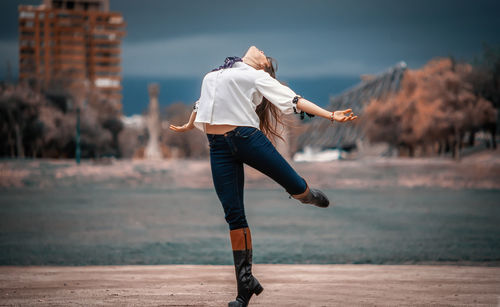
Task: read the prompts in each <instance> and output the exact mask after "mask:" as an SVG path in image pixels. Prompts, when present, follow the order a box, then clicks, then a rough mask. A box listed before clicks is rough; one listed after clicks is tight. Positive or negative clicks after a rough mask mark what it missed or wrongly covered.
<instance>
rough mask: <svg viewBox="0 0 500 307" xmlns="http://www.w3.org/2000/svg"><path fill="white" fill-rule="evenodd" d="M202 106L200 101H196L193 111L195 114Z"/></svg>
mask: <svg viewBox="0 0 500 307" xmlns="http://www.w3.org/2000/svg"><path fill="white" fill-rule="evenodd" d="M199 105H200V100H196V102H195V103H194V105H193V110H194V111H195V112H198V106H199Z"/></svg>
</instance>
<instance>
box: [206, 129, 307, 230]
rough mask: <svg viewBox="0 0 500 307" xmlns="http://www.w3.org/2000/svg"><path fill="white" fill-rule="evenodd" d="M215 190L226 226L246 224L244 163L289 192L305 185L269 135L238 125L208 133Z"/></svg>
mask: <svg viewBox="0 0 500 307" xmlns="http://www.w3.org/2000/svg"><path fill="white" fill-rule="evenodd" d="M207 138H208V142H209V145H210V166H211V168H212V179H213V181H214V186H215V191H216V193H217V196H218V197H219V200H220V202H221V203H222V206H223V208H224V213H225V219H226V221H227V223H228V224H229V229H230V230H234V229H239V228H244V227H248V224H247V220H246V216H245V208H244V205H243V185H244V182H245V176H244V172H243V163H245V164H247V165H249V166H251V167H253V168H255V169H257V170H258V171H260V172H262V173H263V174H265V175H267V176H269V177H270V178H271V179H273V180H274V181H276V182H277V183H278V184H280V185H281V186H282V187H283V188H284V189H285V190H286V192H287V193H289V194H290V195H297V194H302V193H304V192H305V190H306V188H307V184H306V181H305V180H304V178H302V177H300V176H299V175H298V174H297V172H296V171H295V170H294V169H293V168H292V167H291V166H290V164H289V163H288V162H287V161H286V160H285V159H284V158H283V157H282V156H281V154H280V153H279V152H278V151H277V150H276V148H275V147H274V145H273V144H272V143H271V141H269V139H268V138H267V137H266V136H265V135H264V134H263V133H262V132H261V131H260V130H259V129H257V128H254V127H245V126H240V127H236V128H235V129H233V130H231V131H229V132H227V133H225V134H223V135H222V134H207Z"/></svg>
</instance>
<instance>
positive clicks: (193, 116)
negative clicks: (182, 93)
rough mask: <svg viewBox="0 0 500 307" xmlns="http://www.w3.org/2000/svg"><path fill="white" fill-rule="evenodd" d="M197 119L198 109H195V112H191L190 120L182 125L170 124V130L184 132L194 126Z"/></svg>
mask: <svg viewBox="0 0 500 307" xmlns="http://www.w3.org/2000/svg"><path fill="white" fill-rule="evenodd" d="M195 119H196V110H193V112H191V116H189V121H188V122H187V123H186V124H184V125H182V126H174V125H172V124H171V125H170V126H169V128H170V130H173V131H175V132H184V131H188V130H191V129H193V128H194V120H195Z"/></svg>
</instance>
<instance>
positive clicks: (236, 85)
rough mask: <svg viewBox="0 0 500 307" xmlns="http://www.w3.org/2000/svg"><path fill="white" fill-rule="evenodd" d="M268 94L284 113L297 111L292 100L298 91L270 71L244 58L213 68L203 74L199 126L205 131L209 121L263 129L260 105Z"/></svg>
mask: <svg viewBox="0 0 500 307" xmlns="http://www.w3.org/2000/svg"><path fill="white" fill-rule="evenodd" d="M263 96H264V97H266V98H267V99H268V100H269V101H270V102H271V103H272V104H274V105H275V106H277V107H278V108H279V109H280V110H281V111H282V112H283V113H284V114H290V113H293V112H294V109H293V107H294V104H293V103H292V100H293V98H294V97H295V96H297V94H295V92H294V91H292V90H291V89H290V88H289V87H287V86H285V85H283V84H281V83H280V82H279V81H278V80H276V79H274V78H273V77H271V75H269V73H267V72H265V71H263V70H257V69H255V68H253V67H252V66H250V65H248V64H246V63H244V62H236V63H234V64H233V67H231V68H226V69H221V70H218V71H213V72H209V73H208V74H206V75H205V78H203V83H202V86H201V95H200V99H198V101H196V103H195V107H194V109H195V111H196V119H195V121H194V125H195V127H196V128H198V129H200V130H201V131H204V132H205V124H206V123H208V124H212V125H222V124H226V125H235V126H250V127H255V128H257V129H259V117H258V116H257V113H255V109H256V107H257V106H258V105H259V104H260V103H261V102H262V97H263Z"/></svg>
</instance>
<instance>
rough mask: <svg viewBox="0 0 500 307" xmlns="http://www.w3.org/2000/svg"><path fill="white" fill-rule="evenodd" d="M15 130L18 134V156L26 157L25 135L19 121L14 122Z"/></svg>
mask: <svg viewBox="0 0 500 307" xmlns="http://www.w3.org/2000/svg"><path fill="white" fill-rule="evenodd" d="M14 132H15V134H16V148H17V157H18V158H24V147H23V137H22V133H21V128H20V127H19V124H18V123H14Z"/></svg>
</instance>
